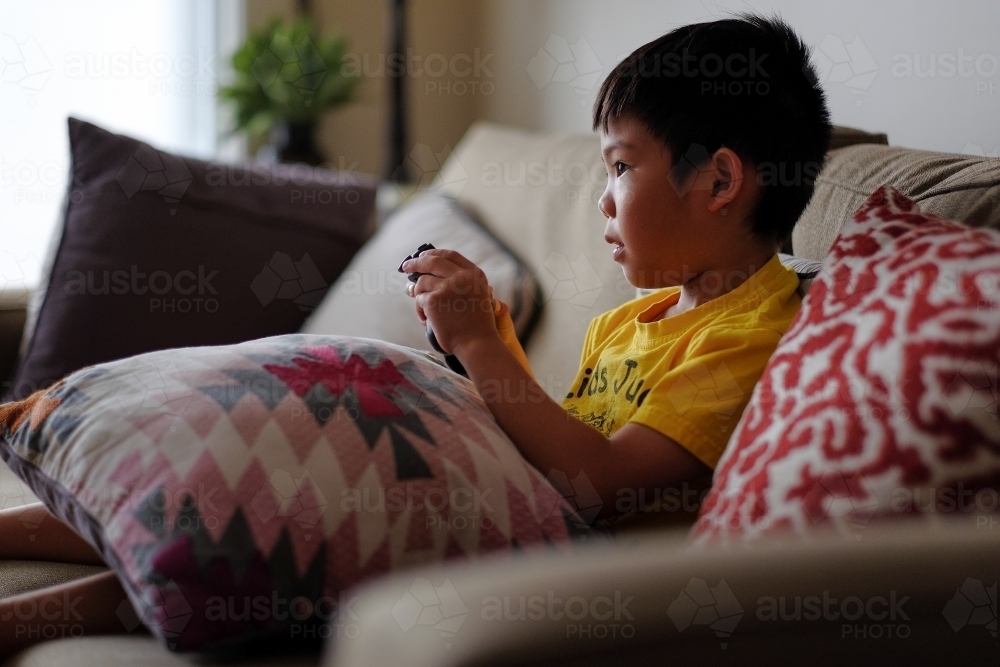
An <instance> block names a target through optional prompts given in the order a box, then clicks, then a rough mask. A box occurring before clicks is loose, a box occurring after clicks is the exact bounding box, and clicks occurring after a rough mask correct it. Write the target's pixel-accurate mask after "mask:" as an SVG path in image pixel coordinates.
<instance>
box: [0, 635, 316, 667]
mask: <svg viewBox="0 0 1000 667" xmlns="http://www.w3.org/2000/svg"><path fill="white" fill-rule="evenodd" d="M256 648H257V652H256V653H251V652H245V653H242V654H222V655H219V656H216V659H215V660H214V661H213V660H212V659H211V658H208V657H206V656H205V655H203V654H201V653H171V652H170V651H168V650H167V649H166V648H165V647H164V646H163V644H161V643H160V641H159V640H158V639H156V638H155V637H151V636H150V635H147V634H143V633H140V632H138V631H137V632H136V634H134V635H107V636H96V637H77V638H74V639H58V640H56V641H49V642H42V643H41V644H36V645H34V646H32V647H30V648H28V649H25V650H24V651H21V652H20V653H18V654H17V655H16V656H14V657H13V658H11V659H10V660H9V661H8V662H5V663H4V664H3V667H63V666H64V665H72V666H73V667H140V666H141V667H195V666H197V665H210V664H217V665H225V667H250V666H251V665H252V666H253V667H313V666H314V665H318V664H319V662H320V654H319V651H318V650H317V648H316V647H315V646H314V645H309V644H307V645H304V646H300V647H296V646H289V645H288V644H283V643H275V644H274V645H273V646H270V647H263V650H262V647H260V646H258V647H256Z"/></svg>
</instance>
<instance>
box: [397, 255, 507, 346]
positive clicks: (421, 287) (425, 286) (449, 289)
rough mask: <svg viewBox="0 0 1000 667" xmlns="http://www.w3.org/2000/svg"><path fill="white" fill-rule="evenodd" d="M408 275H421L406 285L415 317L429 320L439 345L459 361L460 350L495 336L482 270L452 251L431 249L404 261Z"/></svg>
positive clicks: (490, 300) (489, 292)
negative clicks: (415, 311)
mask: <svg viewBox="0 0 1000 667" xmlns="http://www.w3.org/2000/svg"><path fill="white" fill-rule="evenodd" d="M401 268H402V269H403V270H404V271H406V272H407V273H422V274H424V275H422V276H420V277H419V278H418V279H417V282H415V283H409V284H407V287H406V293H407V294H409V295H410V296H412V297H414V298H415V300H416V306H417V317H419V318H420V321H421V322H424V321H426V320H428V319H429V320H430V322H431V326H432V327H433V328H434V335H435V336H436V337H437V341H438V343H439V344H440V345H441V347H442V348H443V349H444V350H445V351H446V352H448V353H449V354H454V355H456V356H457V357H459V359H460V360H461V358H462V355H461V352H460V350H461V349H462V348H463V346H465V345H467V344H468V343H470V342H473V341H476V340H481V339H483V338H484V337H490V336H494V337H496V336H498V335H499V334H498V333H497V328H496V323H495V321H494V315H493V290H492V288H490V285H489V282H488V281H487V280H486V274H485V273H483V271H482V269H480V268H479V267H478V266H476V265H475V264H473V263H472V262H470V261H469V260H468V259H466V258H465V257H463V256H462V255H461V254H460V253H458V252H456V251H454V250H445V249H442V248H434V249H432V250H427V251H424V252H423V253H422V254H421V255H420V256H419V257H415V258H413V259H410V260H407V261H406V262H404V263H403V265H402V267H401Z"/></svg>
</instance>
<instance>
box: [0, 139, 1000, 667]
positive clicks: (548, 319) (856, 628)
mask: <svg viewBox="0 0 1000 667" xmlns="http://www.w3.org/2000/svg"><path fill="white" fill-rule="evenodd" d="M886 143H887V142H886V138H885V135H868V134H866V133H862V132H856V131H847V130H840V131H838V132H836V133H835V136H834V142H833V143H832V144H831V151H830V153H829V154H828V157H827V161H826V164H825V166H824V168H823V170H822V172H821V174H820V176H819V178H818V180H817V187H816V191H815V194H814V196H813V199H812V201H811V202H810V204H809V206H808V208H807V210H806V211H805V212H804V214H803V215H802V218H801V219H800V221H799V223H798V225H797V226H796V229H795V232H794V234H793V236H792V239H791V248H790V249H791V250H792V251H793V252H794V253H795V254H796V255H798V256H800V257H805V258H810V259H815V260H821V259H822V258H823V256H824V255H825V254H826V252H827V250H828V248H829V247H830V245H831V244H832V242H833V240H834V239H835V237H836V234H837V232H838V230H839V228H840V225H841V224H842V222H843V221H844V219H845V218H846V217H847V216H848V215H849V214H850V213H851V212H852V211H853V210H854V209H855V208H857V206H858V205H859V204H861V203H862V201H864V199H865V198H866V197H867V195H869V194H870V193H871V192H872V191H873V190H874V189H875V188H876V187H878V186H879V185H882V184H883V183H891V184H893V185H894V186H896V187H897V188H898V189H899V190H901V191H902V192H904V193H905V194H907V195H908V196H910V197H912V198H913V199H915V200H916V201H917V202H918V203H919V204H920V205H921V207H922V208H923V209H924V210H925V211H929V212H932V213H937V214H939V215H942V216H944V217H949V218H952V219H960V220H964V221H966V222H968V223H969V224H972V225H976V226H990V227H994V228H1000V160H996V159H989V158H976V157H970V156H960V155H947V154H940V153H930V152H925V151H916V150H911V149H906V148H898V147H890V146H888V145H886ZM423 176H424V179H422V180H429V178H427V177H428V176H430V174H424V175H423ZM431 187H433V188H437V189H439V190H440V191H441V192H443V193H445V194H450V195H452V196H454V197H456V198H457V199H458V200H459V201H460V202H462V203H463V204H465V205H467V206H468V207H469V208H470V209H472V210H473V211H475V212H476V213H477V214H478V215H479V216H480V217H481V219H482V220H483V221H484V222H485V223H486V224H487V225H488V226H489V228H490V229H491V230H492V231H493V232H494V233H495V234H496V235H497V236H498V237H499V238H500V239H501V240H502V241H503V242H505V243H506V244H507V245H508V246H509V247H511V248H512V249H513V250H514V251H515V252H517V253H518V254H519V255H520V257H521V258H522V259H523V260H524V261H525V262H526V263H527V264H528V265H529V266H531V267H533V268H534V270H535V272H536V274H537V276H538V278H539V280H540V281H541V283H542V288H543V293H544V295H545V303H544V309H543V311H542V315H541V319H540V321H539V323H538V326H537V328H536V329H535V331H534V332H533V334H532V337H531V339H530V341H529V342H528V344H527V354H528V357H529V360H530V361H531V363H532V367H533V369H534V370H535V373H536V377H537V378H538V379H539V381H540V383H541V384H542V386H543V387H544V388H545V389H546V391H548V393H549V394H550V395H552V396H553V397H556V398H558V397H560V396H561V395H562V394H563V392H564V391H565V387H566V386H567V385H568V384H569V382H570V381H571V380H572V378H573V375H574V373H575V371H576V364H577V362H578V355H579V350H580V346H581V343H582V339H583V335H584V332H585V329H586V325H587V323H588V322H589V320H590V318H591V317H593V316H594V315H596V314H598V313H600V312H603V311H605V310H608V309H610V308H613V307H615V306H617V305H619V304H620V303H622V302H624V301H626V300H627V299H629V298H631V297H632V296H633V295H634V290H633V289H632V288H631V286H629V285H628V283H627V282H626V281H625V280H624V278H623V277H622V275H621V271H620V269H619V268H618V267H617V265H615V264H614V262H613V261H612V259H611V253H610V251H609V249H608V248H607V246H606V244H605V243H604V241H603V238H602V237H603V234H602V231H603V227H604V221H603V217H602V216H601V215H600V214H599V212H598V211H597V208H596V201H597V198H598V197H599V196H600V193H601V191H602V189H603V167H601V166H600V157H599V142H598V140H597V138H596V137H595V136H593V135H558V134H532V133H528V132H523V131H520V130H516V129H511V128H505V127H500V126H496V125H491V124H486V123H482V124H478V125H476V126H474V127H473V128H472V129H470V130H469V132H468V133H467V135H466V137H465V138H464V139H463V140H462V142H461V143H460V145H459V146H458V147H456V149H455V151H454V152H453V153H452V154H451V156H450V157H449V158H448V160H447V161H446V163H445V164H444V165H443V166H442V168H441V170H440V173H438V174H437V175H436V178H435V179H434V181H433V185H432V186H431ZM23 323H24V299H23V295H18V294H13V293H10V292H3V293H2V301H0V372H3V373H5V376H6V375H9V373H10V371H11V367H12V365H13V364H14V361H15V359H16V356H17V349H18V343H19V340H20V337H21V328H22V327H23ZM33 501H34V498H33V497H32V496H31V494H30V492H28V491H27V489H26V488H25V487H23V485H21V484H20V482H18V481H17V480H16V479H15V478H14V477H13V475H12V473H10V471H9V470H7V469H5V468H0V507H12V506H16V505H19V504H26V503H29V502H33ZM687 509H688V511H687V512H672V513H670V512H668V513H667V515H662V514H661V515H660V516H656V517H643V520H637V521H635V522H634V523H633V524H632V525H625V526H624V527H623V528H622V531H621V534H620V536H619V537H618V538H617V540H616V541H614V542H613V543H610V544H607V543H603V542H599V543H597V544H595V545H593V546H591V547H588V548H583V549H581V550H580V551H579V552H578V553H575V554H574V555H573V556H571V557H567V556H558V557H557V556H554V555H551V554H527V555H525V557H524V558H523V559H521V560H520V561H519V562H515V563H513V564H511V563H510V562H504V563H501V562H499V561H494V560H493V559H491V558H488V557H487V558H483V559H481V560H478V561H476V562H471V563H458V564H455V563H452V564H444V565H439V566H434V567H431V568H426V569H421V570H415V571H404V572H399V573H396V574H394V575H393V576H391V577H387V578H385V579H383V580H378V581H373V582H371V583H370V584H369V585H368V586H366V587H363V588H362V589H361V590H359V591H357V594H358V596H359V597H358V602H357V603H356V604H355V605H354V606H353V607H352V610H353V613H352V615H351V617H350V618H349V620H348V622H347V623H346V624H345V625H343V626H338V627H331V628H328V632H327V633H326V634H327V635H328V638H325V641H322V642H316V641H313V642H309V643H306V644H305V646H306V648H305V649H304V650H298V651H292V649H291V648H290V647H278V648H275V649H273V650H271V651H254V652H252V653H246V652H242V653H241V652H235V653H233V654H229V655H225V656H222V659H224V660H225V662H226V664H231V665H240V664H274V665H315V664H324V665H331V666H332V665H337V666H338V667H340V666H346V665H351V666H353V665H362V664H365V665H384V664H412V665H469V664H483V665H485V664H500V663H503V664H560V665H562V664H566V665H569V664H574V665H576V664H579V665H597V664H619V663H622V662H628V663H629V664H633V663H634V664H647V663H648V664H653V663H657V664H662V663H663V662H664V660H669V659H671V658H677V659H681V660H683V659H685V658H689V659H691V660H694V661H697V662H699V663H702V664H737V663H738V664H758V663H759V664H764V663H774V662H790V661H792V660H793V659H795V660H796V661H802V660H806V661H808V662H810V663H816V664H844V663H850V664H883V663H886V662H902V661H904V660H906V661H910V662H916V663H918V664H937V663H941V662H944V661H945V660H949V661H952V660H959V661H962V660H975V661H976V662H977V663H978V664H985V656H987V655H992V656H993V657H994V658H995V656H996V638H995V632H996V630H995V627H996V626H995V618H996V597H995V596H996V584H995V582H996V580H997V578H998V573H1000V525H998V524H997V522H996V521H994V520H992V519H990V520H988V521H987V522H986V523H985V524H984V523H983V522H982V521H981V520H977V521H969V520H965V521H963V520H960V519H958V520H949V521H940V522H938V523H935V524H934V525H932V526H930V527H928V526H927V525H926V524H921V525H917V526H911V525H898V526H890V527H886V528H878V529H876V528H875V527H872V528H869V529H868V530H867V531H865V532H864V533H863V535H861V536H860V537H859V538H858V539H853V538H852V539H847V540H845V539H844V538H843V537H841V536H839V535H832V534H821V535H817V536H815V537H810V538H809V539H798V540H775V541H769V542H767V543H761V544H756V545H750V546H741V547H726V548H719V549H714V550H710V551H693V550H690V549H688V548H686V547H685V545H684V543H683V540H684V532H685V529H686V525H687V524H688V523H689V522H690V518H691V516H692V512H691V510H692V508H690V507H689V508H687ZM980 519H981V517H980ZM671 526H672V527H671ZM90 571H92V570H88V569H81V568H80V567H79V566H70V565H67V564H59V563H25V562H16V563H15V562H6V563H0V596H6V595H12V594H15V593H17V592H20V591H24V590H30V589H32V588H37V587H41V586H44V585H49V584H52V583H56V582H59V581H66V580H69V579H72V578H75V577H79V576H84V575H85V574H88V573H89V572H90ZM973 580H974V581H976V582H981V583H982V586H985V587H986V588H988V587H989V586H990V585H992V586H993V588H992V595H993V598H992V612H990V611H989V604H988V602H987V604H986V611H982V610H979V611H976V613H979V614H982V613H985V614H987V615H988V614H989V613H992V614H993V619H994V625H993V628H994V630H993V636H990V635H989V634H988V633H987V632H986V630H985V629H984V628H983V627H972V625H969V624H968V623H962V622H961V619H958V620H955V619H956V618H957V616H956V613H957V612H955V613H949V614H944V618H945V619H947V620H948V621H949V623H950V627H949V624H946V623H943V622H942V615H943V613H944V612H943V610H945V609H946V608H948V609H952V611H954V604H955V603H954V602H952V600H953V599H956V596H958V594H959V591H960V590H962V587H963V586H968V585H969V584H968V582H969V581H973ZM977 590H978V589H977ZM420 591H424V592H427V591H433V592H434V593H432V594H431V598H432V599H427V598H419V599H420V600H421V604H422V605H423V607H421V609H423V610H428V611H427V613H428V614H429V616H428V617H425V616H420V617H419V618H420V619H423V620H415V619H414V620H412V622H409V623H407V622H404V621H403V620H401V617H400V614H401V613H402V612H403V611H405V610H401V608H400V606H399V605H400V601H401V600H403V599H404V598H407V596H411V597H412V596H413V595H415V594H416V593H419V592H420ZM975 592H976V591H973V593H975ZM734 594H735V597H736V598H738V599H739V600H743V601H744V603H743V605H740V604H739V603H738V602H736V603H735V606H734V605H733V603H734V601H735V599H734ZM813 595H814V596H817V598H819V599H825V598H828V599H840V600H842V601H843V600H847V599H848V598H852V597H856V598H859V599H860V600H868V601H871V600H875V601H876V602H880V601H881V602H884V603H885V605H884V606H885V609H886V610H888V611H887V612H886V613H887V614H889V613H891V615H892V618H888V619H887V620H886V622H881V621H880V622H871V621H870V619H869V620H868V621H858V622H854V621H846V622H845V620H844V619H843V618H840V617H839V616H838V615H836V614H823V615H822V616H821V617H820V618H818V619H807V618H803V617H802V616H801V615H800V616H799V617H797V618H793V619H792V620H786V621H783V622H773V621H772V620H771V619H770V618H769V617H768V614H767V613H763V612H761V607H760V605H761V604H762V603H761V601H762V600H763V601H764V603H763V604H766V603H767V601H768V600H771V599H774V600H777V599H783V598H793V597H796V596H798V597H803V596H805V597H808V596H813ZM534 596H541V598H544V599H545V600H547V601H552V600H565V601H567V602H566V607H565V609H566V611H567V612H568V611H569V604H570V603H569V600H578V599H579V600H582V604H584V605H586V604H590V605H592V611H595V610H596V612H599V613H595V614H594V616H595V617H597V618H600V619H601V621H600V622H597V623H592V622H585V623H570V622H568V621H567V620H566V619H567V616H566V615H560V614H559V613H558V612H552V613H549V612H546V613H544V614H542V617H541V618H538V619H534V620H519V619H518V618H517V613H516V610H515V613H513V617H514V619H513V620H511V619H510V618H508V619H507V620H503V618H504V614H505V611H504V607H503V605H504V604H505V601H506V603H510V604H514V605H515V606H516V605H517V604H518V601H519V600H520V601H521V602H523V601H524V600H525V599H531V598H533V597H534ZM903 598H906V600H905V601H903V602H900V601H901V600H903ZM966 598H968V595H967V596H966ZM963 599H965V598H963ZM747 600H757V601H758V608H757V613H756V614H755V613H752V610H750V609H746V610H745V609H744V608H745V607H746V606H747V603H746V601H747ZM588 601H589V602H588ZM881 602H880V603H881ZM598 603H600V604H598ZM547 604H548V602H547ZM831 604H833V605H834V606H836V603H835V602H834V603H831ZM456 605H457V606H456ZM496 605H500V606H499V609H500V611H499V618H497V614H496V613H494V612H496V610H497V606H496ZM594 605H596V606H594ZM685 605H687V606H685ZM893 605H895V606H893ZM948 605H952V606H951V607H949V606H948ZM980 606H981V605H980ZM549 608H550V609H551V604H550V607H549ZM881 608H882V607H879V609H881ZM463 609H464V611H463ZM977 609H979V608H978V607H977ZM899 610H902V612H901V613H899V614H897V613H896V612H897V611H899ZM457 613H465V614H467V616H466V617H465V618H464V621H463V622H462V624H461V627H460V629H459V631H458V632H456V633H450V632H445V631H440V632H439V631H437V630H435V629H434V623H433V622H429V621H428V622H425V621H426V619H427V618H431V620H433V618H440V617H442V615H444V616H449V615H453V614H457ZM506 613H507V616H508V617H509V616H511V612H510V611H509V610H507V612H506ZM970 613H971V612H970ZM435 614H436V615H437V616H435ZM570 615H572V614H570ZM834 616H837V617H836V618H835V617H834ZM557 617H558V618H557ZM717 618H728V619H729V620H730V622H729V623H728V624H723V625H724V626H725V627H726V628H728V629H726V630H715V631H712V630H709V628H708V627H706V625H707V624H708V623H709V622H710V621H711V620H713V619H717ZM685 619H686V620H685ZM591 620H592V619H591ZM404 626H406V627H407V628H408V629H407V631H405V632H404V631H402V629H401V628H403V627H404ZM716 627H723V626H716ZM976 631H978V633H977V632H976ZM319 639H324V638H319ZM203 660H204V658H203V657H199V656H195V655H189V654H174V653H170V652H169V651H167V650H166V649H165V648H164V647H163V646H162V645H160V644H159V643H158V642H157V641H156V640H155V639H154V638H152V637H151V636H149V635H146V634H143V633H142V631H141V630H137V631H135V632H134V633H132V634H130V635H120V636H108V637H87V638H76V639H60V640H55V641H49V642H44V643H42V644H39V645H36V646H34V647H32V648H29V649H27V650H25V651H23V652H22V653H21V654H19V655H17V656H15V657H13V658H11V659H10V660H9V661H7V662H6V663H4V667H8V666H9V667H29V666H30V667H35V666H38V667H41V666H43V665H62V664H74V665H94V666H97V665H101V666H104V665H114V664H130V665H144V666H145V665H150V666H152V665H187V664H198V663H200V662H203Z"/></svg>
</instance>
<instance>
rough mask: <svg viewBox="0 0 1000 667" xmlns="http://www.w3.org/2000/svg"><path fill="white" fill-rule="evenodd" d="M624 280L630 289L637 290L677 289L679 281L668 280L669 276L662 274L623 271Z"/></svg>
mask: <svg viewBox="0 0 1000 667" xmlns="http://www.w3.org/2000/svg"><path fill="white" fill-rule="evenodd" d="M624 273H625V280H627V281H628V282H629V284H630V285H631V286H632V287H635V288H638V289H662V288H664V287H677V286H678V285H679V284H680V281H679V280H670V279H669V276H665V275H663V274H662V273H650V272H648V271H645V272H644V271H629V270H628V269H627V268H626V269H624Z"/></svg>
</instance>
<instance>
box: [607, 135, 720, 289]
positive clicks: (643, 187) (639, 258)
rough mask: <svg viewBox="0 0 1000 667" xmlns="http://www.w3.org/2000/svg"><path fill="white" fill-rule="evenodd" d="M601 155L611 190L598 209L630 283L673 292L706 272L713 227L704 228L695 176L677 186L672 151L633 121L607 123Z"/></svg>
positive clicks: (702, 187) (700, 187)
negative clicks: (662, 288) (710, 231)
mask: <svg viewBox="0 0 1000 667" xmlns="http://www.w3.org/2000/svg"><path fill="white" fill-rule="evenodd" d="M601 150H602V152H603V156H604V165H605V167H606V168H607V170H608V184H607V187H606V189H605V190H604V194H603V195H602V196H601V199H600V201H598V204H597V206H598V208H599V209H600V210H601V212H602V213H603V214H604V216H605V217H606V218H607V219H608V222H607V227H606V228H605V232H604V238H605V240H606V241H608V243H611V244H613V245H615V248H614V250H613V253H614V259H615V261H616V262H618V263H619V264H621V266H622V269H623V270H624V272H625V278H626V279H627V280H628V281H629V282H630V283H631V284H632V285H634V286H636V287H648V288H655V287H668V286H671V285H680V284H683V283H684V282H687V280H689V279H690V278H691V277H693V276H694V275H696V274H697V273H699V272H700V271H702V270H703V267H704V266H705V261H706V260H708V259H709V257H708V255H709V253H710V252H711V249H712V245H713V239H712V238H711V234H710V233H709V234H706V232H708V231H709V228H710V227H711V225H710V224H708V225H705V224H701V223H704V222H708V221H707V220H706V219H705V218H706V217H707V211H706V210H705V197H704V194H706V193H705V192H704V191H705V190H706V187H705V184H702V183H698V182H697V178H698V177H697V176H694V175H693V176H691V178H692V179H696V180H695V181H691V182H690V183H687V184H686V187H683V188H677V187H675V186H674V185H672V181H671V178H670V169H671V167H672V160H671V156H670V150H669V149H668V148H667V147H666V146H664V145H663V142H661V141H660V140H658V139H656V138H655V137H654V136H653V135H652V134H651V133H650V132H649V131H648V130H647V129H646V127H645V125H643V123H642V122H640V121H638V120H636V119H634V118H630V117H622V118H617V119H613V120H612V121H611V122H610V123H608V129H607V132H601ZM678 189H680V191H681V193H682V194H678ZM707 189H708V190H709V191H710V190H711V184H708V186H707Z"/></svg>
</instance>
